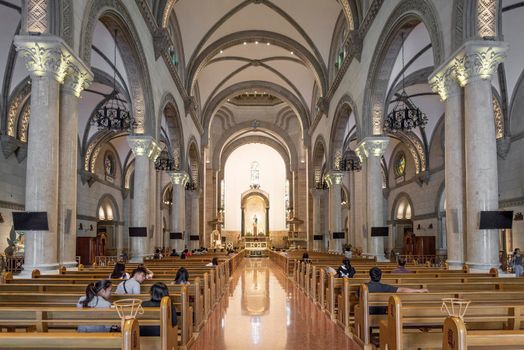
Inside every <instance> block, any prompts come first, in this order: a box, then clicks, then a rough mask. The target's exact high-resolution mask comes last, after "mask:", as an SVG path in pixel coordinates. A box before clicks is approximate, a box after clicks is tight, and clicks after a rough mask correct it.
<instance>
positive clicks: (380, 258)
mask: <svg viewBox="0 0 524 350" xmlns="http://www.w3.org/2000/svg"><path fill="white" fill-rule="evenodd" d="M364 255H367V256H374V257H375V258H377V262H386V261H389V259H386V256H385V255H384V254H372V253H364Z"/></svg>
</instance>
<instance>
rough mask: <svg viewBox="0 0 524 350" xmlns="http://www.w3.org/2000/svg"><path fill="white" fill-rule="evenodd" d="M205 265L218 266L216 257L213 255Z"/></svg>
mask: <svg viewBox="0 0 524 350" xmlns="http://www.w3.org/2000/svg"><path fill="white" fill-rule="evenodd" d="M206 266H218V258H217V257H216V256H215V257H214V258H213V259H212V260H211V262H209V263H207V264H206Z"/></svg>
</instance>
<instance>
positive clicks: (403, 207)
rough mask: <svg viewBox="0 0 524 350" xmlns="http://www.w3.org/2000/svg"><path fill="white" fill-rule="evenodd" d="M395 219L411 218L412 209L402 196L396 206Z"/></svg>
mask: <svg viewBox="0 0 524 350" xmlns="http://www.w3.org/2000/svg"><path fill="white" fill-rule="evenodd" d="M395 217H396V219H397V220H411V217H412V211H411V204H409V201H408V199H407V198H402V199H401V200H400V201H399V203H398V206H397V213H396V215H395Z"/></svg>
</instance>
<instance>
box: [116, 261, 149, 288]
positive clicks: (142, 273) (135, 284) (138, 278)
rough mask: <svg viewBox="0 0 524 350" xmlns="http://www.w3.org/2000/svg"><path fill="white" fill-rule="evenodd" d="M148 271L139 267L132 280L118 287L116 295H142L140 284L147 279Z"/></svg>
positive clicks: (135, 270)
mask: <svg viewBox="0 0 524 350" xmlns="http://www.w3.org/2000/svg"><path fill="white" fill-rule="evenodd" d="M146 275H147V271H146V269H145V268H143V267H140V266H139V267H137V268H136V269H134V270H133V273H132V274H131V278H130V279H128V280H126V281H124V282H121V283H120V284H119V285H118V287H116V292H115V293H116V294H140V284H142V282H144V280H145V279H146Z"/></svg>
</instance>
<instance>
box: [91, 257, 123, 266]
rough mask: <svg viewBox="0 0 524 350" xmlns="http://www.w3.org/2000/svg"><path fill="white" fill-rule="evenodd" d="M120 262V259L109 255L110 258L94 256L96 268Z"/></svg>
mask: <svg viewBox="0 0 524 350" xmlns="http://www.w3.org/2000/svg"><path fill="white" fill-rule="evenodd" d="M119 261H122V257H120V256H116V255H111V256H105V255H103V256H95V264H96V266H111V265H114V264H115V263H117V262H119Z"/></svg>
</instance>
